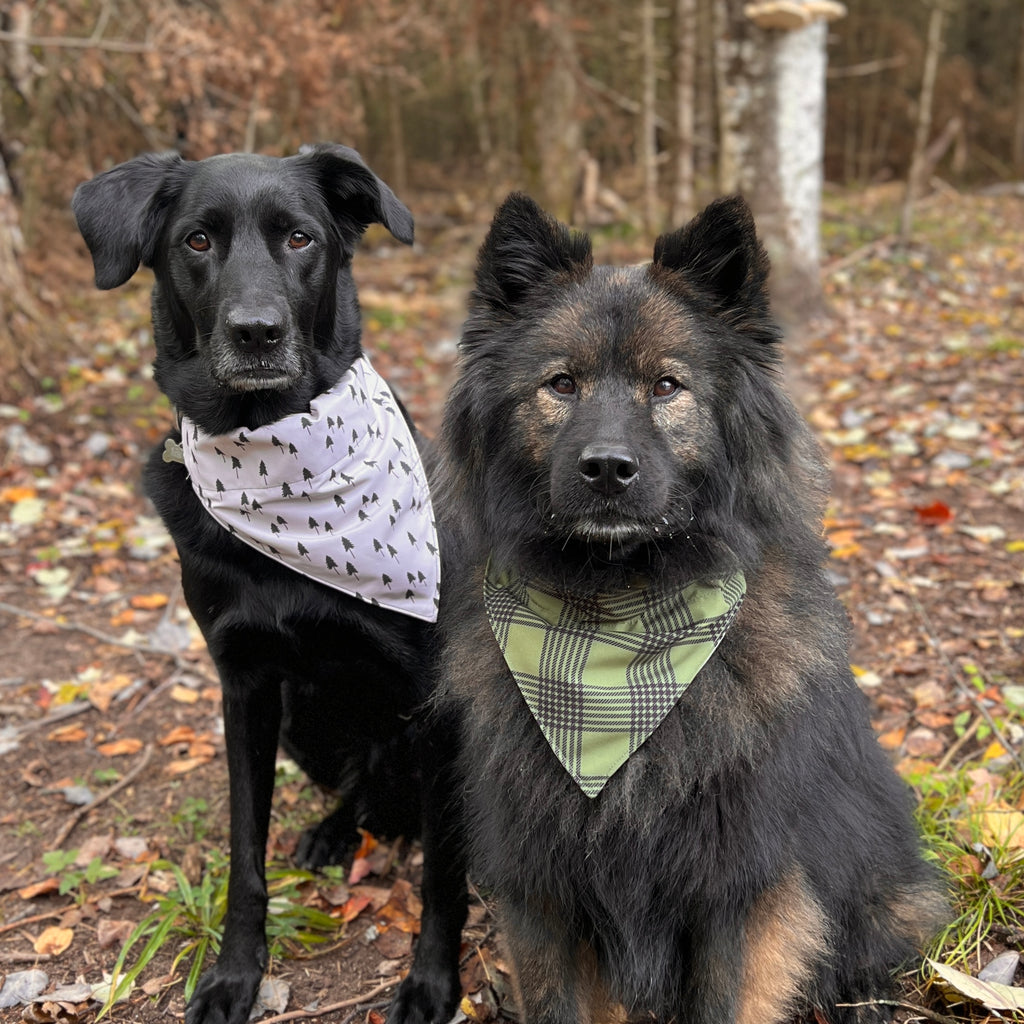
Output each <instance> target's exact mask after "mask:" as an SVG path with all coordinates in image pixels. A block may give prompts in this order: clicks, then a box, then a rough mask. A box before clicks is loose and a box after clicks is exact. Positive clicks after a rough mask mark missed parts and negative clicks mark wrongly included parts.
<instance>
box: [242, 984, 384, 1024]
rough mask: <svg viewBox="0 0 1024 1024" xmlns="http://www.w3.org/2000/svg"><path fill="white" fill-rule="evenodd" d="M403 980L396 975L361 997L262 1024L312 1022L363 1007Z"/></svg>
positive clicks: (296, 1011)
mask: <svg viewBox="0 0 1024 1024" xmlns="http://www.w3.org/2000/svg"><path fill="white" fill-rule="evenodd" d="M401 980H402V977H401V975H397V974H396V975H395V977H393V978H389V979H388V980H387V981H385V982H382V983H381V984H380V985H378V986H377V987H376V988H375V989H371V990H370V991H369V992H364V993H363V994H362V995H361V996H355V997H354V998H352V999H343V1000H342V1001H341V1002H340V1003H331V1004H329V1005H328V1006H318V1007H317V1008H316V1009H315V1010H290V1011H289V1012H288V1013H281V1014H278V1015H277V1016H276V1017H264V1018H263V1021H262V1022H261V1024H284V1022H285V1021H289V1020H310V1019H311V1018H313V1017H322V1016H323V1015H324V1014H325V1013H334V1012H336V1011H337V1010H349V1009H351V1008H352V1007H353V1006H362V1005H363V1003H368V1002H369V1001H370V1000H371V999H375V998H376V997H377V996H379V995H381V994H382V993H384V992H387V990H388V989H389V988H394V987H395V985H397V984H398V983H399V982H400V981H401Z"/></svg>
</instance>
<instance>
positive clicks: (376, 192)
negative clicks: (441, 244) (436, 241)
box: [299, 143, 413, 245]
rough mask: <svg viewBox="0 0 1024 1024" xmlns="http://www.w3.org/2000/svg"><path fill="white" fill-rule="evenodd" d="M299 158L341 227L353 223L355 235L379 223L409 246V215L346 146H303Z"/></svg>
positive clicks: (402, 205)
mask: <svg viewBox="0 0 1024 1024" xmlns="http://www.w3.org/2000/svg"><path fill="white" fill-rule="evenodd" d="M299 159H300V160H305V161H307V162H308V163H309V164H310V165H311V166H312V167H313V169H314V171H315V173H316V176H317V179H318V181H319V182H320V188H321V189H322V190H323V194H324V196H325V197H326V199H327V201H328V203H329V204H330V206H331V210H332V211H333V213H334V215H335V217H337V218H339V219H340V220H341V221H342V224H341V226H342V227H343V228H344V227H348V226H349V225H351V226H354V227H355V229H356V237H357V238H358V237H359V236H360V235H362V233H363V232H364V231H365V230H366V228H367V227H368V226H369V225H370V224H383V225H384V227H386V228H387V229H388V231H390V232H391V234H392V235H394V237H395V238H397V239H398V241H400V242H404V243H405V244H406V245H412V240H413V220H412V214H411V213H410V212H409V210H408V208H407V207H406V206H405V204H404V203H402V202H401V201H400V200H399V199H398V197H397V196H396V195H395V193H394V192H392V191H391V189H390V188H388V186H387V185H385V184H384V182H383V181H381V180H380V178H378V177H377V175H376V174H374V173H373V171H371V170H370V168H369V167H367V166H366V163H365V162H364V160H363V158H362V157H361V156H360V155H359V154H358V153H357V152H356V151H355V150H354V149H350V148H349V147H348V146H340V145H337V144H335V143H318V144H317V145H315V146H303V147H302V148H301V149H300V150H299Z"/></svg>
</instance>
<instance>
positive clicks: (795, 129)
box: [717, 0, 828, 322]
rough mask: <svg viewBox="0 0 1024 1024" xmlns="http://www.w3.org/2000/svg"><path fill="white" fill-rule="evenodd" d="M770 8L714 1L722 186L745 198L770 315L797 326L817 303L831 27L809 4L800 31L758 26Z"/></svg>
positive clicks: (736, 0) (739, 0)
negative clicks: (769, 293)
mask: <svg viewBox="0 0 1024 1024" xmlns="http://www.w3.org/2000/svg"><path fill="white" fill-rule="evenodd" d="M775 6H777V5H772V4H757V3H753V4H744V3H743V2H742V0H722V2H721V7H720V11H719V15H720V19H721V21H720V32H719V37H718V39H719V59H718V62H717V63H718V68H719V83H720V88H721V93H720V102H721V103H722V129H721V136H722V161H721V163H722V170H723V174H722V183H723V185H724V186H725V190H727V191H732V190H735V189H739V190H740V191H742V192H744V193H745V194H746V195H747V197H748V199H749V200H750V203H751V206H752V207H753V210H754V214H755V216H756V218H757V222H758V230H759V232H760V234H761V238H762V239H763V241H764V244H765V248H766V249H767V250H768V254H769V256H770V257H771V260H772V267H773V271H772V289H773V293H774V296H775V299H776V308H777V309H778V311H779V313H780V315H781V316H782V317H783V319H785V320H789V321H792V322H799V321H801V320H803V319H805V318H806V317H808V316H810V315H812V314H813V313H815V312H817V311H818V310H819V309H820V307H821V303H822V289H821V277H820V265H821V246H820V239H819V234H820V220H821V189H822V184H823V180H824V149H825V144H824V140H825V70H826V59H827V58H826V50H825V44H826V41H827V37H828V25H827V23H826V21H824V20H823V19H821V18H818V16H817V13H816V12H815V11H812V10H810V5H808V10H807V12H806V13H801V15H800V17H799V19H798V24H802V27H797V28H778V27H771V28H759V27H758V26H757V24H756V21H757V20H758V9H759V8H765V7H775ZM815 6H818V5H815ZM798 10H799V8H798ZM816 18H817V20H815V19H816ZM752 22H754V23H752ZM766 23H767V22H766Z"/></svg>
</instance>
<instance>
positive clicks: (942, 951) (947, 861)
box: [908, 762, 1024, 974]
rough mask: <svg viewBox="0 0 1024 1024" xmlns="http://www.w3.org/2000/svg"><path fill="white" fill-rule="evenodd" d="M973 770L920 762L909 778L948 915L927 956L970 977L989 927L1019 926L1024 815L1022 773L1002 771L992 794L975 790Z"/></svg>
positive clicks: (1023, 911) (1023, 910) (1023, 917)
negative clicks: (947, 899) (944, 888)
mask: <svg viewBox="0 0 1024 1024" xmlns="http://www.w3.org/2000/svg"><path fill="white" fill-rule="evenodd" d="M980 768H983V766H982V765H980V764H979V763H977V762H969V763H967V764H965V765H964V766H963V767H961V768H959V769H957V770H951V771H937V770H935V769H933V768H931V767H923V768H922V769H921V770H920V772H915V773H912V774H911V775H910V776H909V778H908V781H910V782H911V783H912V784H913V785H914V786H915V787H916V788H917V789H918V791H919V793H920V796H921V801H920V805H919V810H918V817H919V820H920V823H921V828H922V831H923V833H924V837H925V841H926V844H927V848H928V851H929V855H930V856H931V857H932V858H933V859H934V860H935V861H936V862H937V863H938V864H939V866H940V867H941V868H942V869H943V870H944V871H945V872H946V874H947V876H948V879H949V884H950V895H951V903H952V908H953V913H954V918H953V920H952V921H951V922H950V923H949V925H948V926H947V928H946V929H945V930H944V931H943V932H942V933H941V934H940V935H939V936H938V937H937V938H936V940H935V943H934V946H933V949H932V951H931V955H932V957H933V958H934V959H936V960H941V961H942V962H944V963H947V964H949V965H951V966H953V967H957V968H959V969H961V970H965V971H969V972H971V973H974V974H976V973H977V971H978V968H979V966H980V964H981V954H982V952H983V950H984V949H985V947H986V945H987V943H988V942H989V940H990V939H991V938H992V937H993V929H1001V928H1005V929H1007V930H1015V929H1018V928H1020V927H1021V926H1024V814H1022V813H1021V812H1020V811H1018V810H1017V809H1016V808H1018V807H1019V806H1020V805H1021V802H1022V800H1024V774H1021V773H1020V772H1019V771H1016V770H1013V771H1007V772H1005V773H1004V774H1002V775H1000V776H999V777H998V793H997V794H988V795H982V794H981V793H979V791H978V787H977V782H978V776H977V774H976V773H977V771H978V770H979V769H980ZM1018 826H1019V827H1018Z"/></svg>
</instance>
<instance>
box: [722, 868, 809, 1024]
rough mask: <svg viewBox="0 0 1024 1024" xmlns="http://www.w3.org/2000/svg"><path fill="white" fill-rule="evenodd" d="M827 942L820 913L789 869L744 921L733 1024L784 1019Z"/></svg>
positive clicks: (765, 1023)
mask: <svg viewBox="0 0 1024 1024" xmlns="http://www.w3.org/2000/svg"><path fill="white" fill-rule="evenodd" d="M827 942H828V933H827V923H826V921H825V915H824V914H823V913H822V910H821V908H820V907H819V906H818V903H817V901H816V900H815V899H814V897H813V896H812V895H811V893H810V891H809V889H808V887H807V885H806V883H805V882H804V879H803V877H802V874H801V873H800V871H799V870H795V871H794V872H793V873H792V874H790V875H789V876H788V877H787V878H785V879H784V880H783V881H782V882H781V883H779V885H777V886H776V887H775V888H774V889H769V890H768V891H767V892H766V893H764V894H763V895H762V896H761V898H760V899H759V900H758V902H757V903H756V904H755V906H754V909H753V911H752V912H751V914H750V917H749V918H748V919H747V927H746V934H745V936H744V952H743V977H742V981H741V983H740V997H739V1008H738V1012H737V1014H736V1024H778V1022H781V1021H785V1020H787V1019H788V1018H789V1016H790V1014H791V1013H792V1011H793V1009H794V1004H795V1003H796V1002H797V1000H798V999H799V998H800V995H801V992H802V990H803V988H804V986H805V985H806V984H807V982H808V981H809V980H810V977H811V974H812V971H813V965H814V962H815V960H816V959H818V958H819V957H820V956H821V955H822V953H824V952H825V950H826V947H827Z"/></svg>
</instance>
